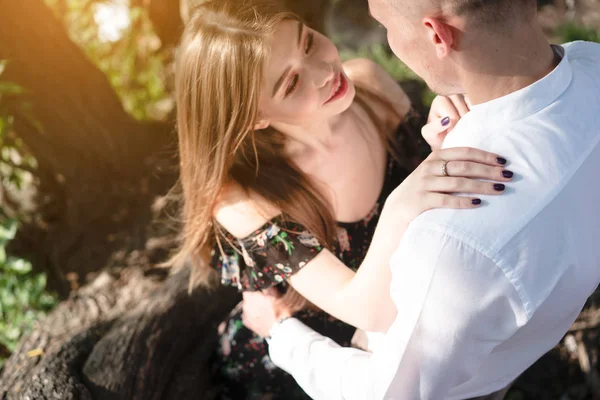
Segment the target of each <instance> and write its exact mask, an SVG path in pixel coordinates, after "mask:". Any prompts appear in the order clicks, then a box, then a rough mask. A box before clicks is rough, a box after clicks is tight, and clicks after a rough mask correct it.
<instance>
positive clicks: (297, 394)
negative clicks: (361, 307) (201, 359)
mask: <svg viewBox="0 0 600 400" xmlns="http://www.w3.org/2000/svg"><path fill="white" fill-rule="evenodd" d="M412 132H413V131H412V130H411V128H410V126H409V125H408V123H407V122H406V121H405V122H404V123H403V124H401V125H400V126H399V127H398V134H397V135H396V138H397V139H396V140H395V143H394V144H393V145H394V146H396V147H398V152H397V153H400V154H402V158H401V160H403V161H404V162H402V165H401V164H400V163H399V162H398V161H396V159H395V158H394V157H392V156H391V154H390V155H388V166H387V171H386V176H385V180H384V185H383V189H382V191H381V194H380V196H379V198H378V200H377V203H376V204H375V205H374V206H373V208H372V210H371V212H370V213H369V215H367V217H366V218H364V219H363V220H361V221H357V222H352V223H345V222H338V224H337V225H338V229H337V238H336V241H335V243H334V248H333V253H334V254H335V255H336V256H337V257H338V258H339V259H340V260H341V261H342V262H343V263H344V264H345V265H346V266H348V267H350V268H352V269H353V270H355V271H356V270H357V269H358V267H359V266H360V265H361V263H362V261H363V259H364V257H365V256H366V254H367V250H368V249H369V245H370V243H371V239H372V238H373V234H374V232H375V227H376V226H377V222H378V220H379V215H380V213H381V210H382V208H383V205H384V203H385V200H386V198H387V197H388V196H389V194H390V193H391V192H392V191H393V190H394V189H395V188H396V187H397V186H398V185H400V183H402V181H403V180H404V179H405V178H406V177H407V176H408V175H409V174H410V172H412V169H413V168H414V167H415V166H416V165H417V164H418V162H419V161H420V159H421V157H420V154H418V153H419V152H417V151H416V150H413V151H411V152H408V151H407V148H408V146H406V145H407V144H408V143H407V142H408V141H412V143H411V148H413V149H414V148H418V146H416V145H415V139H414V137H413V135H414V134H413V133H412ZM410 153H412V154H410ZM224 235H225V236H226V238H225V240H221V241H220V243H221V244H220V248H217V249H216V250H215V257H214V258H213V265H214V266H215V268H217V269H218V270H219V271H220V272H221V277H222V283H223V284H225V285H233V286H237V287H238V288H239V290H252V291H254V290H261V289H266V288H269V287H272V286H275V285H284V286H285V285H286V284H287V283H286V279H287V278H289V277H290V276H291V275H293V274H294V273H295V272H296V271H298V270H299V269H301V268H302V267H303V266H304V265H306V263H307V262H309V261H310V260H311V259H313V258H314V257H315V256H316V255H317V254H319V252H320V251H321V250H322V249H323V247H322V246H321V244H320V243H319V242H318V240H317V239H316V238H315V237H314V236H312V235H311V234H310V232H308V231H307V230H306V229H304V227H302V226H301V225H299V224H297V223H294V222H292V221H289V220H286V219H285V218H283V217H281V216H279V217H276V218H274V219H272V220H270V221H268V222H267V223H266V224H264V225H263V226H262V227H261V228H259V229H257V230H256V231H255V232H254V233H252V234H251V235H249V236H247V237H246V238H244V239H237V238H235V237H234V236H233V235H231V234H229V233H227V232H224ZM294 317H296V318H298V319H299V320H301V321H302V322H303V323H304V324H306V325H307V326H309V327H311V328H312V329H314V330H315V331H317V332H319V333H321V334H322V335H324V336H327V337H330V338H331V339H333V340H334V341H336V342H337V343H338V344H339V345H340V346H344V347H348V346H350V341H351V339H352V336H353V335H354V332H355V331H356V328H354V327H352V326H350V325H348V324H346V323H344V322H342V321H339V320H337V319H335V318H333V317H332V316H330V315H328V314H327V313H325V312H323V311H316V310H312V309H306V310H302V311H300V312H298V313H297V314H295V315H294ZM219 335H220V345H219V348H218V350H217V357H216V358H217V368H218V376H219V381H220V383H222V384H223V386H224V393H225V394H224V398H225V399H231V400H245V399H262V398H264V399H286V400H293V399H309V397H308V395H306V394H305V393H304V391H303V390H302V389H301V388H300V387H299V386H298V385H297V384H296V382H295V380H294V378H293V377H292V376H291V375H289V374H287V373H286V372H285V371H283V370H281V369H279V368H277V367H276V366H275V365H274V364H273V363H272V362H271V360H270V358H269V355H268V348H267V344H266V342H265V341H264V340H263V339H262V338H260V337H258V336H257V335H255V334H254V333H253V332H252V331H250V330H249V329H247V328H246V327H245V326H244V325H243V324H242V315H241V305H238V306H237V307H236V308H235V309H234V310H233V311H232V312H231V314H230V315H229V317H228V318H227V319H226V320H225V321H224V322H223V323H222V324H221V325H220V327H219Z"/></svg>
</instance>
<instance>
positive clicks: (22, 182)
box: [0, 60, 41, 219]
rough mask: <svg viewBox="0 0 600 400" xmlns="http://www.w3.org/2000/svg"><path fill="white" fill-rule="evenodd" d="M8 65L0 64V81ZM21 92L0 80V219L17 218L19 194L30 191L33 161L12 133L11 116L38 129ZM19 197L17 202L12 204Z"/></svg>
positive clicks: (20, 202) (19, 215) (21, 196)
mask: <svg viewBox="0 0 600 400" xmlns="http://www.w3.org/2000/svg"><path fill="white" fill-rule="evenodd" d="M7 64H8V62H7V61H6V60H0V78H1V77H2V74H3V72H4V69H5V68H6V65H7ZM24 92H25V89H23V88H22V87H21V86H19V85H17V84H15V83H13V82H7V81H3V80H1V79H0V218H5V219H6V218H9V217H18V218H22V219H25V218H26V216H25V215H24V214H23V213H22V211H23V205H24V203H25V201H23V199H24V196H23V193H24V192H26V191H27V190H29V189H30V186H31V182H32V181H33V176H32V174H31V172H32V171H34V170H35V168H36V161H35V159H34V158H33V157H31V156H30V155H29V154H28V152H27V150H26V148H25V146H24V144H23V142H22V140H21V139H20V138H19V137H18V136H17V135H16V134H15V132H14V130H13V123H14V113H16V112H18V113H20V114H21V115H22V116H24V117H25V118H27V120H28V121H29V122H30V123H31V124H32V125H33V126H35V127H37V128H38V129H41V126H40V124H39V122H37V121H36V120H35V118H33V116H32V108H31V104H29V103H28V102H26V101H23V100H22V99H21V98H20V95H21V94H23V93H24ZM15 197H19V198H20V200H19V201H17V200H15Z"/></svg>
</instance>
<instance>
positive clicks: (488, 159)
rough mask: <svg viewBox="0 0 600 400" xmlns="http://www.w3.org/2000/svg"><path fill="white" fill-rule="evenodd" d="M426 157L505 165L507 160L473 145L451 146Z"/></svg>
mask: <svg viewBox="0 0 600 400" xmlns="http://www.w3.org/2000/svg"><path fill="white" fill-rule="evenodd" d="M428 159H430V160H431V159H442V160H446V161H474V162H478V163H481V164H487V165H493V166H499V165H506V163H507V160H506V159H505V158H504V157H502V156H500V155H498V154H495V153H490V152H487V151H484V150H480V149H476V148H474V147H453V148H450V149H444V150H438V151H434V152H433V153H431V154H430V155H429V157H428Z"/></svg>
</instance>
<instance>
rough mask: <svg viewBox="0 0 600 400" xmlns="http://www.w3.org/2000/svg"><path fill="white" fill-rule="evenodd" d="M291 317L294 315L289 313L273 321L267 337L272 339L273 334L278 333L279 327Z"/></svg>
mask: <svg viewBox="0 0 600 400" xmlns="http://www.w3.org/2000/svg"><path fill="white" fill-rule="evenodd" d="M290 318H292V316H289V315H287V316H284V317H281V318H279V319H277V321H275V322H274V323H273V325H271V328H270V329H269V336H267V337H266V339H267V340H270V339H271V338H272V337H273V335H274V334H275V333H277V329H279V327H280V326H281V324H283V322H284V321H286V320H288V319H290Z"/></svg>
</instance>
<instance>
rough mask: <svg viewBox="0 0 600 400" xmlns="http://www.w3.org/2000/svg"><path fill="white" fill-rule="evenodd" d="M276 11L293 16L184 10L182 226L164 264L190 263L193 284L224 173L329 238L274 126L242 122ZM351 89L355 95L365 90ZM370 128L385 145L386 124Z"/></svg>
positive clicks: (317, 201)
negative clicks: (175, 247)
mask: <svg viewBox="0 0 600 400" xmlns="http://www.w3.org/2000/svg"><path fill="white" fill-rule="evenodd" d="M284 19H298V17H297V16H295V15H294V14H291V13H288V12H285V11H284V10H282V9H281V8H279V6H278V4H277V3H273V2H265V1H260V2H258V3H257V1H256V0H253V1H251V2H250V1H247V0H212V1H211V0H209V1H206V2H204V3H202V4H201V5H200V6H198V7H197V8H196V9H195V10H194V11H193V12H192V14H191V16H190V19H189V21H188V23H187V25H186V28H185V31H184V33H183V38H182V41H181V45H180V47H179V50H178V52H179V53H178V55H177V71H176V93H177V104H178V109H177V128H178V136H179V155H180V184H181V189H182V195H183V199H182V200H183V205H182V224H183V226H182V234H181V246H180V249H179V251H178V253H177V254H176V255H175V257H174V258H173V259H172V263H173V264H181V263H183V262H191V263H192V266H193V274H192V283H193V284H198V283H206V282H209V281H211V280H210V279H209V277H210V275H211V271H213V269H212V268H211V265H210V262H211V252H212V251H213V249H214V248H215V246H216V240H217V236H218V235H219V232H218V229H217V224H216V222H215V221H214V217H213V212H214V207H215V206H216V203H217V201H218V198H219V194H220V193H221V190H222V189H223V188H224V186H225V185H226V184H227V183H228V182H229V181H231V180H233V181H235V182H237V183H238V184H239V185H240V186H241V187H242V188H244V189H245V190H246V191H247V192H254V193H257V194H258V195H260V196H261V197H262V198H264V199H266V200H267V201H269V202H270V203H271V204H273V205H274V206H276V207H278V209H279V210H281V212H282V215H284V216H285V217H287V218H289V219H291V220H293V221H296V222H298V223H300V224H302V225H303V226H305V227H306V228H307V229H308V230H309V231H310V232H311V233H312V234H314V235H315V236H316V237H317V238H318V240H319V241H320V242H321V243H322V244H324V245H325V246H326V247H328V248H331V246H332V243H333V241H334V238H335V237H336V228H337V227H336V222H335V219H334V217H333V214H332V211H331V207H330V205H329V204H328V201H327V200H326V198H325V197H324V196H323V195H322V194H321V193H319V191H318V190H316V188H315V186H314V185H313V184H312V183H311V182H310V181H309V180H308V179H307V177H306V176H305V175H304V174H303V173H302V172H301V171H300V170H299V169H298V168H297V166H295V165H294V163H293V162H292V161H291V160H290V159H289V158H288V157H286V155H285V153H284V151H283V149H284V139H285V138H284V136H283V134H281V133H280V132H278V131H276V130H274V129H272V128H267V129H264V130H261V131H257V132H255V131H253V130H252V129H250V128H251V127H253V126H254V125H255V123H256V121H257V120H258V103H259V95H260V91H261V87H262V80H263V71H264V69H263V67H264V65H265V63H266V60H267V57H268V56H269V39H270V37H271V36H272V35H273V33H274V32H275V29H276V28H277V25H278V24H279V23H280V22H281V21H283V20H284ZM357 93H358V95H357V100H360V99H361V98H365V97H366V96H370V97H374V96H372V95H369V94H368V93H367V92H365V91H363V90H358V89H357ZM382 103H385V102H382ZM384 106H385V105H384ZM387 106H388V107H390V109H391V106H390V105H389V104H387ZM366 109H367V112H369V114H370V116H371V117H372V119H373V120H376V119H375V118H374V113H372V111H371V110H370V109H369V108H368V107H366ZM382 123H383V122H382ZM378 128H381V129H378V130H379V131H380V133H381V137H382V140H383V141H384V142H385V143H388V140H389V139H390V136H391V133H392V132H391V129H390V127H389V126H382V125H381V124H380V126H378ZM294 293H295V292H294V291H293V290H290V291H288V294H287V295H286V296H287V297H288V298H289V300H290V301H292V298H293V297H294V296H295V300H296V301H297V300H298V295H297V294H296V295H294Z"/></svg>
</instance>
